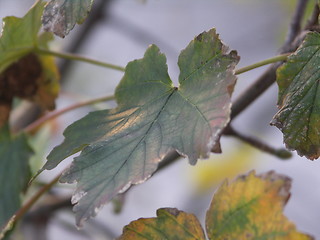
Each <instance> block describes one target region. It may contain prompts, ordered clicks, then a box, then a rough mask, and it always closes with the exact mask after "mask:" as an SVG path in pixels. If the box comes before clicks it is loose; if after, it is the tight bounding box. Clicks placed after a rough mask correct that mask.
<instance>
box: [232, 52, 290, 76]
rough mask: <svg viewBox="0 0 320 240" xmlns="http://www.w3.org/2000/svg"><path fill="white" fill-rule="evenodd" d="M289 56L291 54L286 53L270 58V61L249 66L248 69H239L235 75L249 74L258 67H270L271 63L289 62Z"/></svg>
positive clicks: (266, 60)
mask: <svg viewBox="0 0 320 240" xmlns="http://www.w3.org/2000/svg"><path fill="white" fill-rule="evenodd" d="M289 55H290V53H285V54H281V55H278V56H275V57H272V58H268V59H265V60H262V61H260V62H257V63H254V64H252V65H249V66H246V67H243V68H240V69H237V70H236V71H235V74H236V75H239V74H241V73H245V72H248V71H250V70H252V69H255V68H258V67H262V66H265V65H268V64H270V63H275V62H280V61H285V60H287V58H288V56H289Z"/></svg>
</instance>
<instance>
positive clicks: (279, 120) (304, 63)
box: [271, 32, 320, 160]
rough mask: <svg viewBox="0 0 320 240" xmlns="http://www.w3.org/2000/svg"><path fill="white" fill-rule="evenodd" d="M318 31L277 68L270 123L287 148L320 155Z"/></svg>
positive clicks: (309, 35)
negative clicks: (274, 107) (274, 109)
mask: <svg viewBox="0 0 320 240" xmlns="http://www.w3.org/2000/svg"><path fill="white" fill-rule="evenodd" d="M319 69H320V34H319V33H316V32H313V33H308V34H307V36H306V39H305V41H304V42H303V43H302V45H301V46H300V47H299V49H298V50H297V51H296V52H295V53H293V54H292V55H290V56H289V58H288V62H287V63H285V64H284V65H283V66H282V67H280V68H279V69H278V71H277V82H278V85H279V100H278V106H279V111H278V112H277V114H276V115H275V116H274V118H273V120H272V122H271V124H272V125H275V126H277V127H278V128H279V129H280V130H281V131H282V132H283V135H284V142H285V144H286V146H287V148H289V149H291V150H297V152H298V154H299V155H301V156H306V157H307V158H309V159H312V160H313V159H316V158H318V157H319V156H320V88H319V81H320V71H319Z"/></svg>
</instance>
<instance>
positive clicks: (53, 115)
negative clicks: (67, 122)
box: [24, 96, 114, 133]
mask: <svg viewBox="0 0 320 240" xmlns="http://www.w3.org/2000/svg"><path fill="white" fill-rule="evenodd" d="M111 100H114V96H107V97H101V98H96V99H92V100H89V101H85V102H81V103H76V104H74V105H71V106H69V107H66V108H63V109H61V110H58V111H56V112H53V113H51V114H47V115H45V116H43V117H41V118H39V119H38V120H36V121H34V122H33V123H31V124H30V125H28V126H27V127H26V128H25V129H24V132H26V133H30V132H32V131H33V130H35V129H36V128H38V127H40V126H41V125H42V124H44V123H45V122H47V121H49V120H52V119H54V118H56V117H58V116H60V115H62V114H64V113H66V112H69V111H71V110H74V109H77V108H80V107H84V106H88V105H92V104H95V103H99V102H103V101H111Z"/></svg>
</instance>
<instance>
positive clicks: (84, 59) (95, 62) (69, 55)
mask: <svg viewBox="0 0 320 240" xmlns="http://www.w3.org/2000/svg"><path fill="white" fill-rule="evenodd" d="M36 52H37V53H38V54H43V55H51V56H55V57H60V58H64V59H69V60H73V61H81V62H86V63H90V64H93V65H97V66H101V67H105V68H110V69H113V70H117V71H121V72H124V67H121V66H118V65H114V64H111V63H106V62H102V61H99V60H95V59H91V58H87V57H84V56H80V55H77V54H72V53H62V52H56V51H52V50H47V49H36Z"/></svg>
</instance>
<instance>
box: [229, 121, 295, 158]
mask: <svg viewBox="0 0 320 240" xmlns="http://www.w3.org/2000/svg"><path fill="white" fill-rule="evenodd" d="M224 135H226V136H233V137H236V138H238V139H240V140H242V141H243V142H246V143H248V144H249V145H251V146H253V147H255V148H257V149H259V150H261V151H263V152H266V153H270V154H271V155H274V156H276V157H278V158H281V159H288V158H290V157H291V156H292V154H291V153H290V152H289V151H287V150H286V149H284V148H280V149H276V148H274V147H272V146H270V145H268V144H266V143H264V142H262V141H261V140H259V139H257V138H254V137H251V136H246V135H244V134H242V133H239V132H238V131H236V130H234V129H233V128H232V127H231V126H229V127H228V128H227V129H226V131H224Z"/></svg>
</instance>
